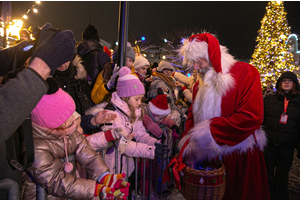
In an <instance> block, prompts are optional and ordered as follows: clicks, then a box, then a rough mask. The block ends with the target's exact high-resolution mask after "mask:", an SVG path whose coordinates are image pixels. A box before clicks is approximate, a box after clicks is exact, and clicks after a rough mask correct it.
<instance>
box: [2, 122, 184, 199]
mask: <svg viewBox="0 0 300 200" xmlns="http://www.w3.org/2000/svg"><path fill="white" fill-rule="evenodd" d="M184 124H185V120H182V121H181V124H180V127H179V130H180V131H179V132H180V133H179V134H180V136H181V133H182V131H183V130H184ZM160 127H161V128H162V129H163V134H165V135H166V141H167V145H168V147H171V151H170V153H168V154H167V155H166V156H164V157H163V158H155V159H154V160H151V159H148V161H149V177H147V176H146V161H147V159H146V158H134V162H135V185H134V195H133V194H129V195H130V196H131V197H129V199H131V198H132V199H142V200H145V199H149V200H150V199H151V194H152V182H153V180H152V174H153V162H154V161H155V162H156V173H155V178H154V179H155V184H154V185H155V187H154V195H155V196H156V197H158V198H162V197H163V190H162V178H163V172H164V169H165V167H166V166H167V165H168V163H169V158H172V157H173V156H174V155H173V154H174V152H175V153H176V152H178V149H177V146H178V145H177V144H178V141H177V142H176V145H173V141H172V136H171V134H172V133H171V131H170V132H169V131H168V130H169V129H168V128H167V127H166V126H165V125H160ZM113 147H114V148H115V146H114V143H113V142H109V143H108V144H107V145H106V146H104V147H102V148H100V149H98V150H97V152H98V153H100V152H101V154H102V158H103V159H104V160H105V151H106V150H107V149H109V148H113ZM115 155H116V157H115V163H116V166H118V154H117V153H116V154H115ZM68 159H69V161H74V160H75V158H74V155H68ZM139 159H140V160H141V162H142V163H143V165H142V166H143V168H142V169H141V167H140V168H139V167H138V160H139ZM61 160H62V161H63V162H64V161H65V158H64V159H61ZM127 162H128V157H127ZM159 164H161V166H159ZM140 166H141V165H140ZM159 167H160V170H158V169H159ZM139 169H140V170H142V174H143V179H142V185H143V187H142V193H141V196H139V195H138V194H139V193H138V190H139V188H138V185H139V181H138V179H139ZM159 171H160V172H159ZM115 173H118V171H117V167H116V168H115ZM87 177H89V176H88V174H87ZM146 178H148V180H149V184H148V195H147V196H146V185H145V182H146ZM171 180H172V177H171ZM126 181H128V167H127V173H126ZM36 185H37V187H36V192H37V195H36V200H46V199H47V193H46V191H45V189H44V188H43V187H41V186H40V185H39V184H36ZM2 189H5V190H7V191H8V199H9V200H19V199H20V188H19V185H18V184H17V183H16V182H15V181H13V180H11V179H4V180H1V181H0V190H2ZM159 189H160V191H159Z"/></svg>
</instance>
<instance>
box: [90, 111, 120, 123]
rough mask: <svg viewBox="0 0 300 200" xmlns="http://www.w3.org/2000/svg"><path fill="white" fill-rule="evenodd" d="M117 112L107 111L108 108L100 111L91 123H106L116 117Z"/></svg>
mask: <svg viewBox="0 0 300 200" xmlns="http://www.w3.org/2000/svg"><path fill="white" fill-rule="evenodd" d="M116 117H117V115H116V114H111V113H107V110H103V111H100V112H98V113H97V114H96V115H95V116H94V117H93V118H92V119H91V123H92V124H93V125H94V126H96V125H98V124H104V123H108V122H111V121H113V120H114V119H116Z"/></svg>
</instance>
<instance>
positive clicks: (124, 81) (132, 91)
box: [117, 67, 145, 97]
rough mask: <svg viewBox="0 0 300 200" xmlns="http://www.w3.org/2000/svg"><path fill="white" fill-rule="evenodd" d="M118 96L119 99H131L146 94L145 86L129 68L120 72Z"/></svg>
mask: <svg viewBox="0 0 300 200" xmlns="http://www.w3.org/2000/svg"><path fill="white" fill-rule="evenodd" d="M117 94H118V95H119V97H131V96H136V95H141V94H145V87H144V85H143V84H142V82H141V81H140V80H139V78H138V77H136V76H135V75H133V74H131V70H130V69H129V68H128V67H122V68H121V69H120V70H119V78H118V83H117Z"/></svg>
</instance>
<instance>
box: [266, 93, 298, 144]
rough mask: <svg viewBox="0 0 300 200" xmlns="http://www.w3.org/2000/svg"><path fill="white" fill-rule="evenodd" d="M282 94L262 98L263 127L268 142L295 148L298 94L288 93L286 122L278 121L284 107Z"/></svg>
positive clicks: (296, 141) (296, 140) (296, 142)
mask: <svg viewBox="0 0 300 200" xmlns="http://www.w3.org/2000/svg"><path fill="white" fill-rule="evenodd" d="M284 95H285V94H280V95H275V94H273V95H267V96H266V97H265V98H264V122H263V128H264V130H265V131H266V133H267V137H268V142H270V143H272V144H274V145H276V146H283V147H287V148H296V147H297V145H298V144H299V138H300V95H299V94H298V95H292V94H291V93H288V94H287V95H286V96H287V99H288V100H289V103H288V107H287V115H288V119H287V123H286V124H281V123H279V120H280V117H281V114H282V113H283V108H284V105H283V104H284Z"/></svg>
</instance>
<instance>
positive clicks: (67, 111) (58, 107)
mask: <svg viewBox="0 0 300 200" xmlns="http://www.w3.org/2000/svg"><path fill="white" fill-rule="evenodd" d="M74 111H75V103H74V100H73V99H72V97H71V96H70V95H69V94H68V93H66V92H65V91H63V90H62V89H60V88H59V89H58V90H57V91H56V92H55V93H53V94H45V95H44V96H43V97H42V99H41V100H40V101H39V103H38V104H37V105H36V107H35V108H34V109H33V110H32V111H31V120H32V122H34V123H36V124H37V125H39V126H42V127H46V128H52V129H55V128H58V127H59V126H61V125H62V124H63V123H65V122H66V121H67V119H69V118H70V117H71V116H72V115H73V113H74Z"/></svg>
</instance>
